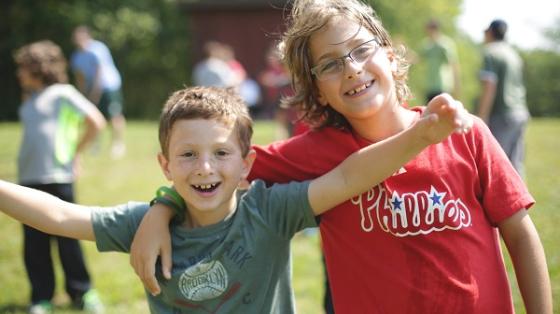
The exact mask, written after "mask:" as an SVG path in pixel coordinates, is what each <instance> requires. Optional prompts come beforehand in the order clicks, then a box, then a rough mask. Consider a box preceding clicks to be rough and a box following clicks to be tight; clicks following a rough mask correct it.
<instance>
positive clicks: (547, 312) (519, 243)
mask: <svg viewBox="0 0 560 314" xmlns="http://www.w3.org/2000/svg"><path fill="white" fill-rule="evenodd" d="M498 228H499V230H500V234H501V235H502V238H503V239H504V242H505V244H506V246H507V249H508V252H509V255H510V256H511V260H512V263H513V266H514V268H515V274H516V277H517V283H518V285H519V290H520V291H521V296H522V298H523V302H524V304H525V309H526V312H527V313H528V314H532V313H535V314H536V313H543V314H552V291H551V285H550V278H549V275H548V267H547V264H546V257H545V253H544V249H543V246H542V243H541V240H540V238H539V235H538V233H537V230H536V228H535V225H534V224H533V221H532V220H531V218H530V217H529V215H528V213H527V210H525V209H522V210H520V211H519V212H517V213H516V214H514V215H513V216H511V217H509V218H507V219H506V220H504V221H502V222H501V223H499V225H498Z"/></svg>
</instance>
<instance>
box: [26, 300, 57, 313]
mask: <svg viewBox="0 0 560 314" xmlns="http://www.w3.org/2000/svg"><path fill="white" fill-rule="evenodd" d="M28 313H29V314H51V313H53V306H52V304H51V302H49V301H41V302H39V303H35V304H32V305H31V306H30V307H29V312H28Z"/></svg>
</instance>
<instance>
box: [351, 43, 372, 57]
mask: <svg viewBox="0 0 560 314" xmlns="http://www.w3.org/2000/svg"><path fill="white" fill-rule="evenodd" d="M376 49H377V44H376V43H375V41H371V42H366V43H364V44H362V45H361V46H358V47H356V48H355V49H354V50H352V52H351V53H350V57H351V58H352V60H354V61H355V62H364V61H366V60H367V59H368V58H369V57H370V56H372V55H373V53H374V52H375V50H376Z"/></svg>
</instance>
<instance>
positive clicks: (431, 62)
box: [420, 19, 461, 101]
mask: <svg viewBox="0 0 560 314" xmlns="http://www.w3.org/2000/svg"><path fill="white" fill-rule="evenodd" d="M426 33H427V37H426V38H425V39H424V40H423V42H422V49H421V50H420V54H421V57H422V60H423V61H424V62H425V63H426V74H427V75H426V101H430V100H431V99H432V98H434V97H435V96H437V95H439V94H441V93H449V94H451V95H453V97H455V98H458V97H459V94H460V92H461V91H460V90H461V88H460V87H461V86H460V78H459V62H458V57H457V49H456V47H455V42H454V41H453V40H452V39H451V38H449V37H448V36H446V35H445V34H443V33H442V32H441V27H440V23H439V21H437V20H435V19H431V20H430V21H428V23H426Z"/></svg>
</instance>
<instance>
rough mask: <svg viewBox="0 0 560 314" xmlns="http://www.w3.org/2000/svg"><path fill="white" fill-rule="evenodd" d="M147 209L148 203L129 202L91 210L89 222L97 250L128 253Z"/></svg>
mask: <svg viewBox="0 0 560 314" xmlns="http://www.w3.org/2000/svg"><path fill="white" fill-rule="evenodd" d="M148 208H149V204H148V203H137V202H129V203H127V204H123V205H119V206H115V207H103V208H101V207H98V208H95V209H94V210H92V214H91V215H92V216H91V220H92V222H93V232H94V234H95V243H96V245H97V249H98V250H99V251H100V252H107V251H117V252H129V251H130V245H131V244H132V240H133V239H134V235H135V234H136V230H137V229H138V226H139V225H140V222H141V221H142V218H143V217H144V215H145V214H146V212H147V211H148Z"/></svg>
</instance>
